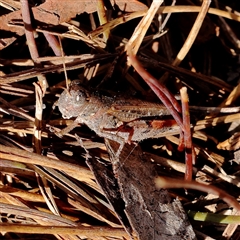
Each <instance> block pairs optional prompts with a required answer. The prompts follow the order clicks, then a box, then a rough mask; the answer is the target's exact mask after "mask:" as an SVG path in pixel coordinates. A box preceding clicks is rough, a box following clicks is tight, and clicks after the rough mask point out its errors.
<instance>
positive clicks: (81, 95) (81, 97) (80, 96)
mask: <svg viewBox="0 0 240 240" xmlns="http://www.w3.org/2000/svg"><path fill="white" fill-rule="evenodd" d="M72 93H73V99H74V101H75V103H76V104H82V103H84V102H85V101H86V100H87V94H86V93H85V92H84V91H81V90H78V91H72Z"/></svg>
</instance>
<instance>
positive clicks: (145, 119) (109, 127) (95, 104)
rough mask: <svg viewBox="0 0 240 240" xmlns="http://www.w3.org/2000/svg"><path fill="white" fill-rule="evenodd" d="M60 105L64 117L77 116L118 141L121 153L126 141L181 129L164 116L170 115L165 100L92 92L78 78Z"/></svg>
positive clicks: (100, 132) (65, 91) (161, 135)
mask: <svg viewBox="0 0 240 240" xmlns="http://www.w3.org/2000/svg"><path fill="white" fill-rule="evenodd" d="M57 105H58V108H59V110H60V112H61V113H62V116H63V118H67V119H69V118H72V117H76V120H75V123H80V124H86V125H87V126H88V127H89V128H90V129H92V130H93V131H95V133H96V134H97V135H98V136H100V137H103V138H107V139H110V140H114V141H116V142H118V143H119V144H120V147H119V151H118V153H119V154H120V152H121V149H122V147H123V145H124V143H125V142H131V141H133V142H139V141H141V140H144V139H147V138H160V137H163V136H166V133H167V134H168V135H170V134H171V135H174V134H177V133H179V131H180V129H179V127H178V126H177V124H176V122H175V121H174V120H167V121H166V120H163V119H161V117H165V116H170V113H169V111H168V110H167V108H166V107H165V106H163V105H161V104H157V103H153V102H147V101H141V100H140V99H134V98H132V97H129V98H124V97H123V96H114V97H112V96H107V95H103V94H100V93H99V92H90V91H88V90H87V89H86V88H84V87H82V86H81V85H80V84H79V83H78V81H73V82H72V83H71V85H70V87H69V89H68V90H67V89H66V90H64V92H63V93H62V94H61V96H60V97H59V100H58V103H57ZM74 127H75V126H74Z"/></svg>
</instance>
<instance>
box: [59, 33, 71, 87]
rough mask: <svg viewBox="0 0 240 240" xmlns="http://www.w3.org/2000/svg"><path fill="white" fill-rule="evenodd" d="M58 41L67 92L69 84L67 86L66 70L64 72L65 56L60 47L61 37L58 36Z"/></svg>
mask: <svg viewBox="0 0 240 240" xmlns="http://www.w3.org/2000/svg"><path fill="white" fill-rule="evenodd" d="M58 40H59V45H60V50H61V55H62V64H63V71H64V76H65V81H66V87H67V90H68V89H69V84H68V76H67V70H66V64H65V58H64V56H65V54H64V52H63V47H62V41H61V37H60V36H58Z"/></svg>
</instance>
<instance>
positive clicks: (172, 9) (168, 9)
mask: <svg viewBox="0 0 240 240" xmlns="http://www.w3.org/2000/svg"><path fill="white" fill-rule="evenodd" d="M200 10H201V7H199V6H164V7H160V8H159V9H158V11H157V13H159V14H160V13H161V14H167V13H195V12H200ZM146 12H147V11H146V10H144V11H137V12H133V13H127V14H124V15H122V16H120V17H118V18H116V19H113V20H112V21H110V22H108V23H106V24H104V25H101V26H100V27H98V28H97V29H96V30H94V31H92V32H90V33H89V34H88V36H89V37H90V38H91V39H94V38H96V37H97V36H99V35H100V34H102V33H103V32H104V31H105V29H113V28H115V27H117V26H118V25H120V24H123V23H126V22H128V21H130V20H132V19H135V18H139V17H143V16H144V15H145V14H146ZM208 13H209V14H213V15H217V16H221V17H224V18H227V19H231V20H234V21H237V22H240V16H239V15H237V14H234V13H230V12H227V11H223V10H219V9H216V8H209V9H208Z"/></svg>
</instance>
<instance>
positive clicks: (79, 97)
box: [57, 81, 89, 119]
mask: <svg viewBox="0 0 240 240" xmlns="http://www.w3.org/2000/svg"><path fill="white" fill-rule="evenodd" d="M88 101H89V93H88V91H87V90H86V89H85V88H83V87H82V86H80V85H78V84H76V83H75V81H73V82H72V83H71V85H70V87H69V90H67V89H65V90H64V91H63V93H62V94H61V95H60V97H59V99H58V104H57V105H58V108H59V111H60V112H61V113H62V116H63V118H67V119H69V118H72V117H77V116H78V115H79V114H80V112H81V110H83V108H84V107H85V106H86V103H87V102H88Z"/></svg>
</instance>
